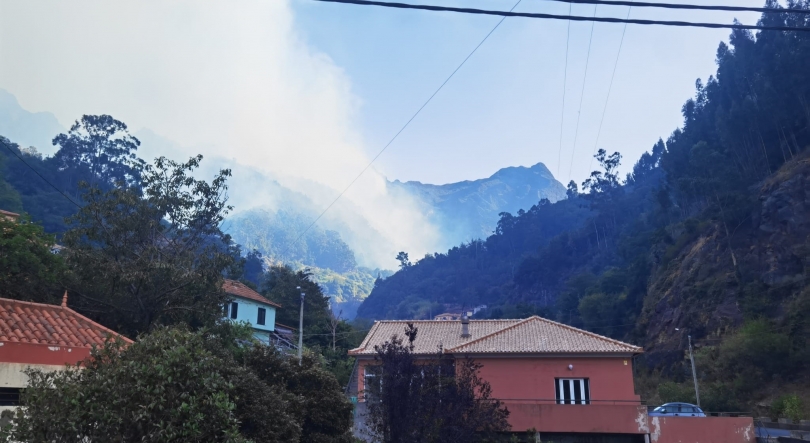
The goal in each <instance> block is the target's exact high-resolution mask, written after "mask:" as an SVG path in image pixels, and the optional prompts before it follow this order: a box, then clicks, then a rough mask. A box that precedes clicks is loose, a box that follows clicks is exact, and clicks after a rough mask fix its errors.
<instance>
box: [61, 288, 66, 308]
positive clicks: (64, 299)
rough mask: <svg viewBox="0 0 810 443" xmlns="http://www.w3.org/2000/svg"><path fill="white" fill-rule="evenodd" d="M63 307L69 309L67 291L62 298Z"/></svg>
mask: <svg viewBox="0 0 810 443" xmlns="http://www.w3.org/2000/svg"><path fill="white" fill-rule="evenodd" d="M62 307H63V308H67V291H65V295H63V296H62Z"/></svg>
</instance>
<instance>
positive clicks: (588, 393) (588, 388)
mask: <svg viewBox="0 0 810 443" xmlns="http://www.w3.org/2000/svg"><path fill="white" fill-rule="evenodd" d="M585 404H586V405H589V404H591V379H589V378H586V379H585Z"/></svg>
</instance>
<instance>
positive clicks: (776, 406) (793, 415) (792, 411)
mask: <svg viewBox="0 0 810 443" xmlns="http://www.w3.org/2000/svg"><path fill="white" fill-rule="evenodd" d="M771 411H772V412H773V414H774V415H775V416H777V417H779V418H789V419H791V420H793V421H799V420H801V419H803V418H804V417H805V414H804V402H802V399H801V398H799V396H798V395H796V394H786V395H782V396H781V397H779V398H777V399H776V401H774V402H773V404H772V405H771Z"/></svg>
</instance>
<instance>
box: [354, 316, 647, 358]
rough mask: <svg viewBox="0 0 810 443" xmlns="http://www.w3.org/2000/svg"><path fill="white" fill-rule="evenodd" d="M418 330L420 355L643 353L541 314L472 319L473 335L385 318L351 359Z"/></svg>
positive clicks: (442, 325) (448, 325)
mask: <svg viewBox="0 0 810 443" xmlns="http://www.w3.org/2000/svg"><path fill="white" fill-rule="evenodd" d="M407 323H413V324H414V326H416V327H417V330H418V332H417V334H416V340H415V341H414V353H416V354H433V353H436V352H438V350H439V349H442V350H443V352H445V353H448V354H567V353H575V354H617V353H618V354H638V353H641V352H643V349H642V348H640V347H638V346H633V345H631V344H627V343H623V342H620V341H618V340H613V339H612V338H608V337H604V336H601V335H598V334H594V333H592V332H588V331H583V330H581V329H577V328H574V327H572V326H568V325H564V324H562V323H557V322H554V321H551V320H547V319H545V318H541V317H538V316H533V317H529V318H526V319H522V320H470V325H469V332H470V336H469V337H462V336H461V322H459V321H437V320H384V321H378V322H375V323H374V326H373V327H372V328H371V330H370V331H369V332H368V335H367V336H366V338H365V340H363V342H362V343H361V344H360V347H358V348H356V349H352V350H350V351H349V355H373V354H374V353H375V351H374V346H375V345H381V344H383V343H384V342H386V341H388V340H390V339H391V337H392V336H393V335H398V336H399V337H401V338H402V337H404V335H405V334H404V331H405V326H406V324H407Z"/></svg>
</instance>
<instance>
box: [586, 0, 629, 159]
mask: <svg viewBox="0 0 810 443" xmlns="http://www.w3.org/2000/svg"><path fill="white" fill-rule="evenodd" d="M632 9H633V7H632V6H630V7H629V8H627V18H630V11H631V10H632ZM626 32H627V23H625V24H624V29H622V38H621V40H619V50H618V51H617V52H616V62H615V63H613V74H611V75H610V85H608V93H607V97H606V98H605V107H604V108H602V118H601V119H600V120H599V130H597V131H596V142H594V145H593V154H591V163H590V165H589V166H588V169H591V168H593V156H594V155H596V149H597V147H598V146H599V136H600V135H602V123H604V122H605V114H606V113H607V107H608V102H609V101H610V91H611V90H612V89H613V79H614V78H615V77H616V67H617V66H619V55H621V53H622V45H623V44H624V34H625V33H626Z"/></svg>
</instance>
